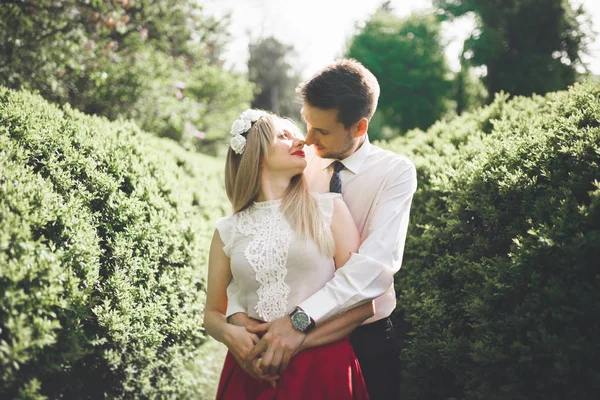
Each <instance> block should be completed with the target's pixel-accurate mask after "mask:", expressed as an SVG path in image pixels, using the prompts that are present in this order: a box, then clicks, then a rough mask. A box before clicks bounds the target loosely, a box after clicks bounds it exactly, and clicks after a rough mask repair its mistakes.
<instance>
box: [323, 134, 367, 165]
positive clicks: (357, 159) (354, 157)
mask: <svg viewBox="0 0 600 400" xmlns="http://www.w3.org/2000/svg"><path fill="white" fill-rule="evenodd" d="M370 150H371V143H370V142H369V136H368V135H367V134H366V133H365V141H364V142H363V144H362V145H361V146H360V147H359V148H358V150H356V151H355V152H354V153H352V154H350V155H349V156H348V157H346V158H344V159H343V160H335V159H333V158H323V159H322V164H321V165H322V166H323V169H326V168H328V167H329V166H330V165H331V164H333V162H334V161H340V162H341V163H342V164H344V167H346V169H348V170H349V171H351V172H352V173H353V174H358V171H360V168H361V167H362V166H363V164H364V163H365V160H366V159H367V156H368V155H369V151H370Z"/></svg>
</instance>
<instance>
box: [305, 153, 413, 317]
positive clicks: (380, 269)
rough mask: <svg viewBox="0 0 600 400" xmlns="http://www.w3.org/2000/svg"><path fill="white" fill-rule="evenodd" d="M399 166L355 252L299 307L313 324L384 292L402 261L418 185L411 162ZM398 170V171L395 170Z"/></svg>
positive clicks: (378, 202) (381, 196)
mask: <svg viewBox="0 0 600 400" xmlns="http://www.w3.org/2000/svg"><path fill="white" fill-rule="evenodd" d="M402 167H403V166H398V167H397V169H396V170H395V172H396V173H395V174H394V175H393V176H390V177H389V178H388V182H386V184H385V186H384V189H383V190H382V192H381V194H380V196H379V199H378V201H377V204H376V205H375V208H374V210H373V212H372V215H371V218H370V221H369V222H368V225H367V226H365V228H364V229H367V235H366V239H365V240H364V241H363V243H362V244H361V245H360V248H359V249H358V253H354V254H352V256H351V257H350V259H349V260H348V262H346V264H344V266H342V267H341V268H338V269H337V271H336V272H335V275H334V277H333V278H332V279H331V280H330V281H329V282H328V283H327V284H326V285H325V286H324V287H323V288H322V289H320V290H319V291H318V292H316V293H315V294H313V295H312V296H311V297H309V298H308V299H306V300H305V301H303V302H302V303H301V304H300V305H299V306H300V307H301V308H302V309H303V310H305V311H306V312H307V313H308V315H310V316H311V317H312V318H313V319H314V320H315V322H316V323H320V322H323V321H325V320H327V319H329V318H331V317H333V316H335V315H337V314H339V313H342V312H344V311H347V310H348V309H350V308H353V307H355V306H357V305H359V304H362V303H365V302H367V301H370V300H373V299H375V298H377V297H379V296H381V295H382V294H384V293H385V292H386V291H387V290H388V289H389V287H390V286H391V285H393V284H394V274H395V273H396V272H398V270H399V269H400V266H401V264H402V254H403V252H404V243H405V241H406V232H407V229H408V219H409V215H410V205H411V202H412V197H413V194H414V192H415V190H416V188H417V175H416V170H415V167H414V164H412V163H411V162H408V163H407V166H404V168H402ZM398 169H400V171H398Z"/></svg>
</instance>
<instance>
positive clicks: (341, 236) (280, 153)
mask: <svg viewBox="0 0 600 400" xmlns="http://www.w3.org/2000/svg"><path fill="white" fill-rule="evenodd" d="M300 93H301V95H302V100H303V103H304V106H303V109H302V118H303V120H304V121H305V122H306V137H304V136H303V135H302V133H301V132H300V130H299V129H298V128H297V127H296V126H295V125H294V124H293V123H292V122H291V121H290V120H288V119H284V118H280V117H278V116H275V115H272V114H268V113H266V112H263V111H259V110H247V111H245V112H244V113H242V114H241V115H240V118H239V119H238V120H237V121H235V122H234V124H233V127H232V131H231V134H232V137H231V140H230V149H229V151H228V154H227V161H226V167H225V186H226V190H227V195H228V197H229V199H230V201H231V203H232V205H233V214H232V215H230V216H227V217H225V218H222V219H220V220H219V221H217V226H216V228H217V229H216V230H215V234H214V236H213V240H212V244H211V248H210V256H209V272H208V288H207V292H208V293H207V301H206V309H205V316H204V326H205V328H206V331H207V332H208V333H209V334H210V335H211V336H212V337H214V338H215V339H216V340H218V341H220V342H222V343H224V344H225V345H226V346H227V347H228V348H229V352H228V353H227V357H226V359H225V365H224V367H223V371H222V373H221V379H220V382H219V388H218V392H217V399H235V400H244V399H265V400H266V399H282V400H288V399H290V400H295V399H298V400H300V399H323V400H330V399H340V400H341V399H368V398H370V399H371V400H378V399H397V398H398V396H399V381H398V380H399V349H398V345H397V342H396V338H395V335H394V329H393V326H392V323H391V320H390V318H389V316H390V314H391V313H392V312H393V310H394V308H395V305H396V296H395V292H394V274H395V273H396V272H397V271H398V270H399V269H400V265H401V262H402V253H403V250H404V242H405V239H406V231H407V226H408V219H409V211H410V205H411V201H412V197H413V194H414V192H415V190H416V173H415V167H414V165H413V164H412V163H411V162H410V161H409V160H408V159H406V158H405V157H402V156H399V155H397V154H394V153H391V152H389V151H384V150H382V149H381V148H379V147H377V146H374V145H372V144H371V143H369V138H368V134H367V130H368V127H369V121H370V119H371V117H372V116H373V114H374V113H375V109H376V108H377V100H378V98H379V84H378V82H377V79H376V78H375V77H374V76H373V74H372V73H371V72H370V71H369V70H367V69H366V68H365V67H364V66H363V65H361V64H360V63H358V62H357V61H355V60H340V61H338V62H336V63H334V64H332V65H330V66H327V67H325V68H324V69H323V70H321V71H319V72H318V73H317V74H316V75H314V76H313V77H312V78H310V79H309V80H308V81H306V82H304V83H302V84H301V86H300ZM305 151H306V154H305V153H304V152H305Z"/></svg>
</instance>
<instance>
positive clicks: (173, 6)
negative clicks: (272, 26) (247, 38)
mask: <svg viewBox="0 0 600 400" xmlns="http://www.w3.org/2000/svg"><path fill="white" fill-rule="evenodd" d="M226 22H227V20H226V19H225V20H222V21H221V20H216V19H214V18H211V17H208V16H206V15H205V13H203V11H202V8H201V7H200V6H199V5H198V4H197V3H196V2H195V1H193V0H144V1H136V2H133V1H130V0H110V1H109V0H95V1H90V0H69V1H67V0H9V1H5V2H4V4H3V5H2V8H0V52H2V54H4V57H2V58H0V85H4V86H7V87H9V88H12V89H27V90H33V91H37V92H39V93H40V94H41V95H42V96H43V97H44V98H46V99H48V100H51V101H54V102H57V103H59V104H65V103H69V104H70V105H72V106H73V107H75V108H77V109H79V110H81V111H83V112H85V113H88V114H97V115H102V116H105V117H107V118H109V119H111V120H114V119H118V118H132V119H134V120H136V121H137V122H138V123H139V124H140V125H141V126H142V127H143V128H144V129H146V130H149V131H152V132H155V133H156V134H158V135H160V136H167V137H171V138H173V139H175V140H178V141H186V140H187V138H188V137H187V136H186V131H185V129H184V127H185V126H194V127H195V128H194V129H193V131H194V132H199V131H208V132H211V131H217V132H221V134H222V133H223V132H225V131H226V130H227V127H226V126H225V125H227V124H228V123H230V122H229V120H230V119H231V118H232V116H231V115H227V112H228V111H229V110H228V109H220V108H219V107H218V106H216V105H218V104H221V103H222V102H221V103H220V102H219V101H218V100H215V99H219V98H220V97H221V96H223V95H224V94H227V95H229V96H230V97H229V99H228V104H231V103H232V102H233V103H235V106H236V108H238V109H240V108H243V107H245V106H247V104H248V102H249V100H250V96H251V90H252V87H251V85H250V84H249V83H248V82H247V81H246V80H245V79H242V78H241V77H240V76H239V75H236V74H233V73H230V72H228V71H224V70H223V69H222V67H221V64H220V60H219V56H220V53H221V50H222V48H223V43H224V41H225V40H226V39H227V34H226V33H225V26H226ZM197 71H206V72H207V74H208V76H211V77H215V79H214V80H213V81H207V80H206V79H204V76H198V74H197ZM200 83H202V84H203V85H204V88H203V90H195V91H191V90H188V89H187V88H190V87H198V85H199V84H200ZM158 104H160V108H157V105H158ZM215 108H216V110H215ZM208 112H210V113H215V112H216V114H217V115H221V116H223V120H220V121H217V124H216V129H214V126H207V125H206V123H205V121H206V118H204V117H205V116H206V114H207V113H208ZM225 119H227V124H226V123H225ZM188 136H189V135H188Z"/></svg>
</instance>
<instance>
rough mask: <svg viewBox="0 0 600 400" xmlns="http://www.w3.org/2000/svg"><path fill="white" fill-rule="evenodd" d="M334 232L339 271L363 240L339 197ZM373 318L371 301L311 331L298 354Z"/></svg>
mask: <svg viewBox="0 0 600 400" xmlns="http://www.w3.org/2000/svg"><path fill="white" fill-rule="evenodd" d="M331 231H332V233H333V239H334V241H335V249H336V251H335V256H334V260H335V267H336V269H337V268H341V267H342V266H343V265H344V264H345V263H346V261H348V259H350V256H351V255H352V253H355V252H356V251H357V250H358V247H359V245H360V237H359V235H358V229H356V224H355V223H354V219H352V215H351V214H350V210H348V206H346V203H344V201H343V200H342V199H341V198H339V197H337V198H336V199H335V200H334V208H333V217H332V218H331ZM373 315H375V310H374V308H373V302H372V301H370V302H368V303H365V304H363V305H360V306H358V307H355V308H353V309H351V310H349V311H347V312H346V313H344V314H343V315H342V316H340V317H337V318H332V319H330V320H329V321H326V322H325V323H323V324H321V325H319V326H318V327H317V328H315V329H313V330H312V331H311V332H309V333H308V335H307V336H306V340H304V343H303V344H302V345H301V346H300V348H299V349H298V351H302V350H305V349H308V348H311V347H316V346H322V345H324V344H329V343H333V342H335V341H337V340H340V339H342V338H345V337H346V336H348V335H349V334H350V333H352V331H353V330H354V329H356V328H357V327H359V326H360V325H361V324H362V323H363V322H364V321H365V320H367V319H369V318H370V317H372V316H373Z"/></svg>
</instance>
